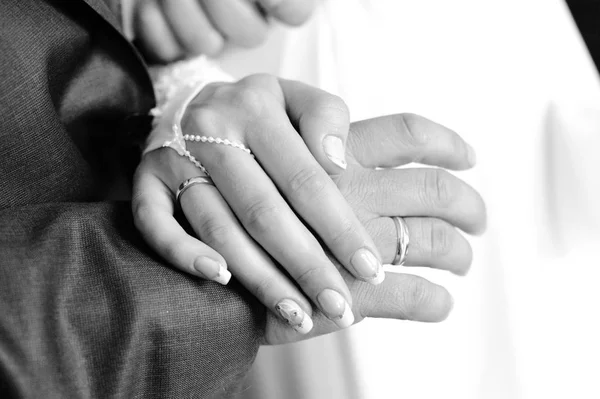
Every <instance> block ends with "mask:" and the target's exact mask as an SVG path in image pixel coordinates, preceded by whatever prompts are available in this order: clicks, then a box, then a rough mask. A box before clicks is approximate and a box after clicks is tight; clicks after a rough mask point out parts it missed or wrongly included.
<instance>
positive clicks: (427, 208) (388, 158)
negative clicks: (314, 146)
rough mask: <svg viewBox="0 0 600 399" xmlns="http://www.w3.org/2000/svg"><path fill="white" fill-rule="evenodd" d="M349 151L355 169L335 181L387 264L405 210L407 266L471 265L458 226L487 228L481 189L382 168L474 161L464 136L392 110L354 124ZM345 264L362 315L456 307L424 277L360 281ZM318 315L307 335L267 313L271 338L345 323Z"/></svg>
mask: <svg viewBox="0 0 600 399" xmlns="http://www.w3.org/2000/svg"><path fill="white" fill-rule="evenodd" d="M346 157H347V159H348V161H349V162H348V169H347V170H346V171H345V173H343V174H341V175H339V176H338V177H336V184H337V185H338V187H339V189H340V191H341V192H342V194H343V195H344V197H345V198H346V200H347V201H348V203H349V204H350V205H351V206H352V208H353V209H354V211H355V213H356V215H357V216H358V217H359V219H360V221H361V222H362V223H363V224H364V225H365V226H366V227H367V230H368V232H369V233H370V234H371V236H372V237H373V239H374V241H375V244H376V245H377V246H378V248H379V251H380V252H381V254H382V256H383V260H384V262H385V263H391V261H392V260H393V258H394V254H395V250H396V230H395V225H394V223H393V221H392V219H391V218H390V216H398V215H402V216H403V218H404V220H405V221H406V224H407V225H408V229H409V235H410V242H411V244H410V250H409V252H408V258H407V261H406V263H407V265H411V266H427V267H431V268H436V269H441V270H448V271H451V272H453V273H455V274H458V275H464V274H466V273H467V272H468V269H469V267H470V265H471V261H472V250H471V247H470V245H469V243H468V242H467V240H466V239H465V238H464V237H463V236H462V235H461V234H460V233H459V232H458V231H457V230H456V228H455V227H453V226H457V227H458V228H460V229H461V230H463V231H465V232H467V233H471V234H480V233H482V232H483V231H484V230H485V226H486V212H485V205H484V203H483V200H482V199H481V197H480V196H479V194H478V193H477V192H476V191H475V190H473V189H472V188H471V187H470V186H468V185H466V184H465V183H464V182H462V181H460V180H459V179H457V178H455V177H454V176H452V175H451V174H450V173H448V172H446V171H445V170H442V169H432V168H402V169H381V170H375V168H379V167H381V168H389V167H394V166H400V165H403V164H407V163H411V162H420V163H424V164H431V165H438V166H443V167H446V168H450V169H463V168H465V167H466V166H468V165H472V164H473V163H474V161H475V159H474V153H473V151H472V149H471V148H470V147H469V146H468V145H466V143H465V142H464V141H462V140H461V139H460V138H459V137H458V136H457V135H456V134H455V133H453V132H452V131H450V130H448V129H446V128H444V127H443V126H440V125H438V124H435V123H433V122H431V121H428V120H427V119H425V118H422V117H420V116H417V115H409V114H404V115H393V116H387V117H382V118H377V119H372V120H367V121H362V122H357V123H353V124H352V125H351V128H350V134H349V136H348V142H347V154H346ZM421 215H428V216H429V217H420V216H421ZM338 270H339V272H340V273H341V274H342V276H343V277H344V280H345V281H346V284H347V285H348V288H349V290H350V293H351V294H352V298H353V311H354V317H355V322H359V321H361V320H362V319H363V318H365V317H378V318H393V319H402V320H413V321H423V322H439V321H442V320H444V319H445V318H446V317H447V316H448V314H449V312H450V310H451V309H452V305H453V300H452V297H451V296H450V294H449V293H448V291H447V290H446V289H445V288H444V287H441V286H439V285H436V284H433V283H431V282H429V281H427V280H425V279H424V278H421V277H418V276H414V275H410V274H401V273H387V276H386V279H385V280H384V281H383V283H382V284H381V285H377V286H373V285H370V284H365V283H363V282H361V281H359V280H357V279H356V278H354V277H353V276H352V275H351V274H349V273H348V272H347V271H346V270H345V269H344V268H343V267H341V266H339V264H338ZM313 322H314V327H313V329H312V331H311V332H310V333H309V334H308V335H299V334H297V333H295V332H294V331H290V329H289V328H288V326H287V325H286V324H285V323H282V322H281V320H279V319H277V318H276V317H274V315H273V314H272V313H271V312H267V327H266V329H265V343H266V344H282V343H288V342H296V341H299V340H303V339H307V338H311V337H315V336H319V335H323V334H328V333H331V332H334V331H337V330H338V328H337V326H336V325H335V324H334V323H333V322H331V321H330V320H329V319H327V318H326V317H324V316H323V314H322V313H320V312H319V311H316V310H315V312H314V313H313Z"/></svg>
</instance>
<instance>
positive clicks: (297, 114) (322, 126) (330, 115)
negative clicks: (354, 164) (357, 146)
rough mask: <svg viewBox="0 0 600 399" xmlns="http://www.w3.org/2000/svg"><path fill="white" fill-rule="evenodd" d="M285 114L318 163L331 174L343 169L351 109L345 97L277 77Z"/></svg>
mask: <svg viewBox="0 0 600 399" xmlns="http://www.w3.org/2000/svg"><path fill="white" fill-rule="evenodd" d="M279 82H280V85H281V89H282V91H283V94H284V98H285V104H286V108H287V112H288V116H289V118H290V120H291V121H292V123H293V124H294V125H295V127H296V129H297V130H298V132H300V135H301V136H302V138H303V139H304V142H305V143H306V146H307V147H308V148H309V150H310V152H311V154H312V155H313V156H314V158H315V159H316V160H317V161H318V162H319V164H320V165H321V166H322V167H323V169H325V170H326V171H327V172H328V173H329V174H330V175H337V174H340V173H341V172H342V171H343V170H345V169H346V167H347V163H346V148H345V146H346V139H347V137H348V130H349V128H350V113H349V111H348V107H347V106H346V103H344V101H343V100H342V99H341V98H339V97H337V96H334V95H331V94H329V93H327V92H325V91H323V90H319V89H316V88H314V87H311V86H309V85H306V84H304V83H300V82H296V81H290V80H285V79H280V80H279Z"/></svg>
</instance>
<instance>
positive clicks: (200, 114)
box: [183, 103, 220, 134]
mask: <svg viewBox="0 0 600 399" xmlns="http://www.w3.org/2000/svg"><path fill="white" fill-rule="evenodd" d="M185 116H186V118H185V121H184V125H183V130H184V131H186V132H187V130H188V127H190V126H189V124H191V125H192V126H193V129H192V131H193V132H197V133H199V134H211V133H210V132H212V131H213V130H214V129H215V126H217V125H218V121H219V120H220V116H219V112H217V110H216V109H215V108H214V107H213V106H212V105H209V104H201V103H198V104H194V105H193V106H191V107H189V108H188V111H187V112H186V115H185Z"/></svg>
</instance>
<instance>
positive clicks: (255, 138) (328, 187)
mask: <svg viewBox="0 0 600 399" xmlns="http://www.w3.org/2000/svg"><path fill="white" fill-rule="evenodd" d="M243 84H244V82H242V85H243ZM242 87H243V86H242ZM263 87H264V86H263ZM246 102H248V103H250V102H251V103H252V104H253V106H257V104H260V103H261V102H262V104H261V105H260V107H259V108H262V109H266V110H269V112H268V114H261V113H260V112H256V114H257V115H260V116H258V117H256V118H249V122H248V123H247V125H246V127H245V130H246V131H248V132H251V133H252V132H260V133H258V134H249V136H248V138H247V141H248V144H249V146H250V148H252V149H253V151H254V153H255V155H256V158H257V159H258V160H259V161H260V164H261V166H262V168H263V169H264V171H266V172H267V174H268V176H269V177H270V178H271V179H272V181H273V182H274V183H275V185H276V186H277V189H278V191H279V192H280V193H281V194H283V195H284V197H285V198H286V200H287V202H288V203H289V204H290V205H291V206H292V208H293V209H294V211H295V212H296V213H297V214H299V215H300V217H301V218H302V219H303V220H304V221H305V222H306V223H307V224H308V226H310V227H311V229H313V231H315V232H316V233H317V235H318V236H319V237H320V238H321V240H322V241H323V242H324V244H325V247H327V248H328V249H329V250H330V251H331V252H332V253H333V255H334V256H335V257H336V259H338V260H339V261H340V262H341V263H342V265H344V267H346V268H347V270H349V271H351V273H353V274H354V275H355V276H356V277H357V278H360V279H362V280H364V281H368V282H370V283H373V284H378V283H380V282H381V279H382V278H383V277H384V275H383V273H382V269H381V261H380V256H379V253H378V252H377V249H376V247H375V245H374V243H373V241H372V239H371V237H370V236H369V235H368V234H367V232H366V230H365V229H364V227H363V226H362V224H361V223H360V221H359V220H358V218H357V217H356V215H355V214H354V211H353V210H352V208H351V207H350V205H348V203H347V202H346V200H345V198H344V197H343V196H342V194H341V193H340V192H339V190H338V188H337V186H336V185H335V183H334V182H333V181H332V180H331V178H330V177H329V176H327V173H325V171H324V170H323V168H321V166H320V165H319V164H318V162H317V161H316V160H315V159H314V157H313V155H312V154H311V153H310V151H309V150H308V148H307V147H306V145H305V144H304V142H303V140H302V138H301V137H300V136H299V135H298V134H297V133H296V131H295V129H294V127H293V126H292V125H291V123H290V120H289V118H288V116H287V115H286V114H285V113H284V112H276V110H277V107H278V104H277V96H276V95H274V96H272V97H263V96H260V95H258V96H256V95H249V96H248V99H246ZM251 107H252V106H251V105H250V104H248V105H246V106H243V108H245V109H250V108H251ZM273 143H277V145H275V146H274V145H273ZM263 201H267V198H266V197H265V198H263ZM284 237H285V236H283V235H279V236H275V238H276V240H277V241H274V242H272V243H271V245H273V246H277V245H285V242H282V241H281V240H282V239H283V238H284ZM255 238H256V237H255Z"/></svg>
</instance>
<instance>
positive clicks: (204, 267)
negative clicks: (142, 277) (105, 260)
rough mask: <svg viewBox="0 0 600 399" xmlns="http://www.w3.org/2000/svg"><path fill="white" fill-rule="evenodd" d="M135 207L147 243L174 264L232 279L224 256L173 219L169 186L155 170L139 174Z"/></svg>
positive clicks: (194, 272)
mask: <svg viewBox="0 0 600 399" xmlns="http://www.w3.org/2000/svg"><path fill="white" fill-rule="evenodd" d="M132 209H133V215H134V221H135V225H136V227H137V228H138V230H139V231H140V233H141V234H142V236H143V237H144V239H145V240H146V242H147V243H148V244H149V245H150V246H151V247H152V248H153V249H154V250H155V251H156V252H158V254H159V255H161V256H162V257H163V258H164V259H165V260H166V261H167V262H169V263H170V264H171V265H173V266H175V267H177V268H178V269H181V270H183V271H184V272H187V273H190V274H192V275H195V276H199V277H202V278H205V279H208V280H213V281H216V282H218V283H220V284H223V285H226V284H227V283H228V282H229V279H230V278H231V273H229V271H227V268H226V266H227V264H226V262H225V260H224V259H223V257H222V256H221V255H219V253H217V252H216V251H215V250H213V249H212V248H210V247H209V246H207V245H206V244H204V243H202V242H201V241H198V240H197V239H195V238H193V237H191V236H189V235H188V234H187V233H186V232H185V230H183V228H181V226H180V225H179V223H178V222H177V221H176V220H175V218H173V199H172V196H171V193H170V191H169V190H168V188H167V187H166V186H165V185H164V184H163V183H162V181H161V180H160V179H159V178H158V177H157V176H156V175H154V174H152V173H149V172H147V173H137V174H136V181H135V184H134V195H133V199H132Z"/></svg>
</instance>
